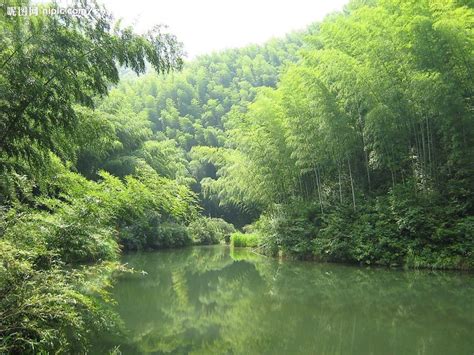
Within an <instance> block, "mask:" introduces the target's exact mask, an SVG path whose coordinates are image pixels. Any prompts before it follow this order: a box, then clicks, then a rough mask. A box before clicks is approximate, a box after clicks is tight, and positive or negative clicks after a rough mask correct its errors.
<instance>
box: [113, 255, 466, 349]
mask: <svg viewBox="0 0 474 355" xmlns="http://www.w3.org/2000/svg"><path fill="white" fill-rule="evenodd" d="M124 261H125V262H127V263H128V264H129V265H130V266H132V267H134V268H135V269H138V270H144V271H145V272H146V273H147V275H142V274H136V275H126V276H123V277H121V278H120V279H119V281H118V284H117V285H116V287H115V289H114V295H115V298H116V300H117V301H118V305H117V307H118V310H119V313H120V315H121V316H122V318H123V319H124V321H125V325H126V327H127V329H128V331H129V342H132V343H133V346H127V345H125V344H122V345H121V347H120V349H121V350H122V351H123V353H125V354H127V353H154V354H162V353H171V354H189V353H192V354H214V353H216V354H377V355H379V354H380V355H383V354H443V355H444V354H473V353H474V303H473V301H474V300H473V295H474V277H473V275H472V274H461V273H450V272H449V273H447V272H437V273H434V272H421V271H408V272H406V271H393V270H384V269H366V268H358V267H351V266H344V265H334V264H318V263H311V262H290V261H278V260H275V259H271V258H264V257H259V256H256V255H255V254H252V253H250V252H248V251H245V250H234V251H232V250H231V249H230V248H227V247H224V246H216V247H194V248H187V249H182V250H173V251H163V252H153V253H142V254H131V255H127V256H125V258H124ZM124 343H125V341H124Z"/></svg>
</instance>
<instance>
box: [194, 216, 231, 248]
mask: <svg viewBox="0 0 474 355" xmlns="http://www.w3.org/2000/svg"><path fill="white" fill-rule="evenodd" d="M188 231H189V234H190V236H191V238H192V240H193V242H194V243H195V244H217V243H219V242H222V241H224V240H225V239H226V236H230V235H231V234H232V233H233V232H235V228H234V226H233V225H232V224H230V223H227V222H226V221H224V220H223V219H222V218H210V217H200V218H197V219H196V220H194V221H193V222H191V223H190V224H189V226H188Z"/></svg>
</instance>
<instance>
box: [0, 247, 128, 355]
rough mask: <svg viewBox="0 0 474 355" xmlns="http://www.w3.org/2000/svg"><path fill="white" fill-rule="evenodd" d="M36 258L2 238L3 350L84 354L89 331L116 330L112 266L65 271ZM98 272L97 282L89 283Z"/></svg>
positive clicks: (0, 340) (0, 331)
mask: <svg viewBox="0 0 474 355" xmlns="http://www.w3.org/2000/svg"><path fill="white" fill-rule="evenodd" d="M40 256H41V255H40V254H39V253H37V251H36V250H32V249H31V248H29V249H28V250H25V249H19V248H17V247H15V246H14V244H12V243H10V242H9V241H6V240H1V241H0V295H1V297H0V314H1V317H0V351H1V352H2V353H12V354H13V353H21V354H36V353H49V352H66V353H82V352H86V351H87V349H88V346H89V342H90V339H91V337H92V336H93V335H95V334H97V333H99V332H116V331H117V330H118V329H119V325H120V322H119V319H118V318H117V316H116V315H115V313H113V312H112V311H111V309H110V306H109V305H108V303H109V302H110V299H109V297H108V296H107V292H106V288H107V287H108V286H109V283H108V281H107V278H105V279H104V275H110V273H111V271H112V270H114V269H115V268H116V266H114V265H112V264H110V265H107V264H102V265H98V266H96V267H94V269H89V270H88V271H87V273H85V272H84V271H80V270H71V271H66V270H64V269H63V268H61V264H58V263H53V264H52V265H50V266H46V265H45V264H44V263H43V262H41V257H40ZM99 274H102V278H101V282H97V281H94V282H93V281H90V279H91V278H92V277H96V275H99ZM94 275H95V276H94ZM86 278H87V279H88V280H89V281H85V279H86ZM104 281H105V283H104Z"/></svg>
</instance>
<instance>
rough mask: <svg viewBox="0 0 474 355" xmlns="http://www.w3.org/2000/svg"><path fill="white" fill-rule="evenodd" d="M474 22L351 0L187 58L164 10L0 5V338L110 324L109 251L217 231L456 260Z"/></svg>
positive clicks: (470, 120)
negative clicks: (135, 17)
mask: <svg viewBox="0 0 474 355" xmlns="http://www.w3.org/2000/svg"><path fill="white" fill-rule="evenodd" d="M85 4H86V5H88V6H92V7H94V6H98V5H96V4H94V3H92V2H90V3H89V2H85ZM20 5H24V6H28V5H29V2H27V1H21V3H20ZM43 6H52V5H43ZM97 9H98V8H97ZM473 25H474V10H473V8H472V6H471V4H470V3H469V2H468V1H462V0H457V1H454V0H453V1H442V0H436V1H428V0H422V1H400V0H379V1H352V2H350V3H349V5H347V6H346V7H345V8H344V11H342V12H340V13H336V14H333V15H330V16H328V17H327V18H326V19H325V20H324V21H322V22H321V23H317V24H314V25H312V26H311V27H310V28H308V29H307V30H306V31H303V32H301V33H292V34H289V35H288V36H287V37H285V38H281V39H274V40H271V41H269V42H267V43H265V44H263V45H251V46H248V47H245V48H241V49H233V50H226V51H223V52H221V53H214V54H209V55H205V56H201V57H199V58H197V59H195V60H193V61H190V62H186V63H185V62H183V53H182V47H181V45H180V43H179V42H178V41H177V39H176V38H175V37H174V36H172V35H170V34H167V33H164V32H163V31H162V28H160V27H157V28H154V29H153V30H152V31H150V33H148V34H146V35H136V34H134V32H133V30H132V29H130V28H120V27H116V26H115V25H114V24H113V23H112V20H111V18H110V17H109V16H108V14H107V13H106V12H103V11H94V12H92V13H90V14H88V15H87V16H85V17H75V16H70V15H69V14H60V15H58V16H41V15H39V16H24V17H22V16H17V17H11V16H6V15H5V13H4V12H2V13H1V15H0V34H1V36H0V47H1V48H2V50H1V52H0V94H1V96H0V108H1V110H0V353H35V352H66V353H68V352H69V353H77V352H87V351H88V350H89V349H90V347H91V343H92V340H93V337H92V335H93V334H99V333H113V334H116V336H117V337H121V336H123V329H122V327H121V321H120V319H119V318H118V316H117V315H116V313H115V312H114V311H113V308H112V306H111V304H112V301H113V300H112V299H111V298H110V294H109V293H108V291H109V290H110V286H111V283H112V280H114V278H113V275H115V274H116V273H117V272H133V271H132V270H128V271H127V270H126V268H124V267H123V266H121V265H120V264H119V263H118V260H119V257H120V255H121V253H122V252H125V251H134V250H150V249H163V248H171V247H182V246H187V245H193V244H194V245H196V244H215V243H219V242H223V241H224V240H227V241H228V239H229V236H230V234H232V233H233V238H234V240H235V244H234V245H235V246H239V245H240V244H239V243H241V245H243V246H245V245H250V244H251V245H252V246H254V247H255V251H257V252H259V253H263V254H267V255H277V254H279V255H280V256H285V257H294V258H303V259H315V260H320V261H335V262H350V263H356V264H366V265H372V264H374V265H383V266H396V267H413V268H421V267H423V268H440V269H472V268H473V266H474V255H473V250H474V216H473V212H474V196H473V187H474V186H473V185H474V137H473V134H474V108H473V91H474V80H473V75H474V33H473ZM127 68H128V69H127ZM127 70H131V71H132V72H134V73H136V74H143V76H138V77H136V76H134V75H124V77H123V80H121V81H120V75H119V73H120V72H125V71H127ZM237 230H239V232H238V233H235V232H236V231H237Z"/></svg>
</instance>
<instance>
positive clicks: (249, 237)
mask: <svg viewBox="0 0 474 355" xmlns="http://www.w3.org/2000/svg"><path fill="white" fill-rule="evenodd" d="M230 240H231V244H232V245H233V246H234V247H244V248H245V247H246V248H253V247H257V246H258V244H259V242H260V237H259V236H258V235H257V234H255V233H240V232H235V233H232V235H231V236H230Z"/></svg>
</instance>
